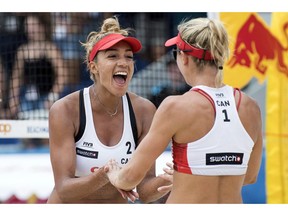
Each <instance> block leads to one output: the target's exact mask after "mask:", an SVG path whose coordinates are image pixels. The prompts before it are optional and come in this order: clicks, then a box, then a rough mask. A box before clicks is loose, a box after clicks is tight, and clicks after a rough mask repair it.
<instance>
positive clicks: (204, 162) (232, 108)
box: [107, 18, 262, 203]
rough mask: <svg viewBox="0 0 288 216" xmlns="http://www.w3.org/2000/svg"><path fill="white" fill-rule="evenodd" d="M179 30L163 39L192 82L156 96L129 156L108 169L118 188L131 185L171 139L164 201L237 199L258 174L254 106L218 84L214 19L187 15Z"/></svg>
mask: <svg viewBox="0 0 288 216" xmlns="http://www.w3.org/2000/svg"><path fill="white" fill-rule="evenodd" d="M178 31H179V34H178V35H177V36H176V37H174V38H172V39H170V40H168V41H166V43H165V45H166V46H175V48H176V49H175V50H174V51H173V53H174V56H175V60H176V62H177V64H178V67H179V69H180V72H181V73H182V75H183V77H184V79H185V81H186V82H187V84H189V85H190V86H193V88H192V89H191V90H190V91H188V92H187V93H185V94H184V95H181V96H169V97H168V98H166V99H165V100H164V101H163V102H162V104H161V105H160V107H159V108H158V109H157V111H156V113H155V116H154V119H153V122H152V124H151V127H150V130H149V132H148V134H147V135H146V137H145V138H144V139H143V140H142V142H141V144H140V146H139V148H138V149H137V150H136V151H135V153H134V154H133V156H132V158H131V160H130V161H129V162H128V163H127V164H126V165H125V166H124V167H123V168H122V169H120V168H119V167H118V164H117V162H116V161H115V160H111V161H110V162H109V164H108V165H107V167H108V168H109V172H108V173H107V175H108V177H109V179H110V181H111V183H112V184H113V185H115V186H116V187H117V188H120V189H123V190H130V189H131V188H133V187H135V185H137V184H139V182H140V181H141V179H142V178H143V177H144V176H145V174H146V173H147V171H148V170H149V169H150V166H151V165H152V164H153V162H154V161H155V160H156V158H157V157H158V156H159V155H160V154H161V153H162V152H163V151H164V150H165V148H166V146H167V145H168V143H169V141H170V140H171V139H172V142H173V146H172V149H173V163H174V175H173V186H172V190H171V193H170V195H169V197H168V199H167V203H242V197H241V189H242V186H243V185H246V184H252V183H254V182H255V181H256V180H257V176H258V173H259V169H260V164H261V155H262V123H261V115H260V109H259V107H258V105H257V104H256V102H255V101H254V100H253V99H252V98H250V97H249V96H247V95H245V94H244V93H243V92H241V91H240V90H238V89H235V88H233V87H231V86H228V85H226V84H224V83H222V69H223V65H224V62H225V60H226V59H227V58H228V51H229V50H228V35H227V32H226V30H225V28H224V26H223V24H222V23H221V22H219V21H218V20H210V19H207V18H198V19H192V20H188V21H184V22H182V23H180V25H179V26H178Z"/></svg>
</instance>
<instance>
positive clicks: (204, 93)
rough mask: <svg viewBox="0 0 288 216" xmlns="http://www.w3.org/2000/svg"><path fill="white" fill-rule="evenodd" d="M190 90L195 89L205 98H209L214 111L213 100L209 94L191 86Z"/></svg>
mask: <svg viewBox="0 0 288 216" xmlns="http://www.w3.org/2000/svg"><path fill="white" fill-rule="evenodd" d="M191 91H196V92H198V93H199V94H201V95H203V96H204V97H206V98H207V99H208V100H209V102H210V103H211V104H212V107H213V110H214V113H216V108H215V104H214V101H213V99H212V98H211V96H210V95H208V94H207V93H206V92H205V91H203V90H202V89H199V88H193V89H191Z"/></svg>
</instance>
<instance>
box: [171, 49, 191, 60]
mask: <svg viewBox="0 0 288 216" xmlns="http://www.w3.org/2000/svg"><path fill="white" fill-rule="evenodd" d="M180 51H182V52H192V51H193V50H180V49H173V50H172V54H173V57H174V59H175V61H176V60H177V52H180Z"/></svg>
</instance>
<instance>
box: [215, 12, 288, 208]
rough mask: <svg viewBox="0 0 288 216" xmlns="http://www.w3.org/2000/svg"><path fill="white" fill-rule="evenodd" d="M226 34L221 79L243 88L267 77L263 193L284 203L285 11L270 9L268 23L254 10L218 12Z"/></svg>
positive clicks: (287, 184)
mask: <svg viewBox="0 0 288 216" xmlns="http://www.w3.org/2000/svg"><path fill="white" fill-rule="evenodd" d="M220 19H221V21H222V22H224V24H225V26H226V28H227V31H228V34H229V36H230V37H231V38H230V42H231V43H230V44H231V45H230V50H231V56H230V59H229V60H228V62H227V64H226V65H224V82H225V83H227V84H230V85H232V86H235V87H239V88H243V87H245V86H246V85H249V82H250V81H251V79H252V78H255V79H256V80H257V81H258V82H259V83H262V82H263V81H265V80H266V81H267V92H266V110H265V111H266V122H263V125H264V127H266V130H265V135H266V136H264V138H265V137H266V140H265V139H264V141H266V142H264V144H266V146H265V147H266V193H267V194H266V195H267V202H268V203H288V163H287V162H286V158H288V142H287V141H288V80H287V79H288V13H277V12H275V13H271V26H268V24H267V23H266V22H265V21H264V20H263V19H262V18H261V17H260V15H259V14H257V13H248V12H247V13H240V12H239V13H234V12H233V13H231V12H230V13H220Z"/></svg>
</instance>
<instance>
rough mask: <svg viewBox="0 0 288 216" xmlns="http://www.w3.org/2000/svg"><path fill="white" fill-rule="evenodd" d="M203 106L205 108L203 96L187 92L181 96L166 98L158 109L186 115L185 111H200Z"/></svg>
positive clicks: (205, 102) (205, 103)
mask: <svg viewBox="0 0 288 216" xmlns="http://www.w3.org/2000/svg"><path fill="white" fill-rule="evenodd" d="M208 105H209V104H208ZM205 106H207V101H206V100H203V96H201V95H200V94H199V93H197V92H193V91H189V92H186V93H185V94H183V95H172V96H168V97H166V98H165V99H164V100H163V102H162V103H161V105H160V107H159V108H161V110H165V111H170V112H174V113H175V111H176V110H177V111H178V112H179V113H182V112H184V113H186V112H187V110H190V111H201V110H203V108H205Z"/></svg>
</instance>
